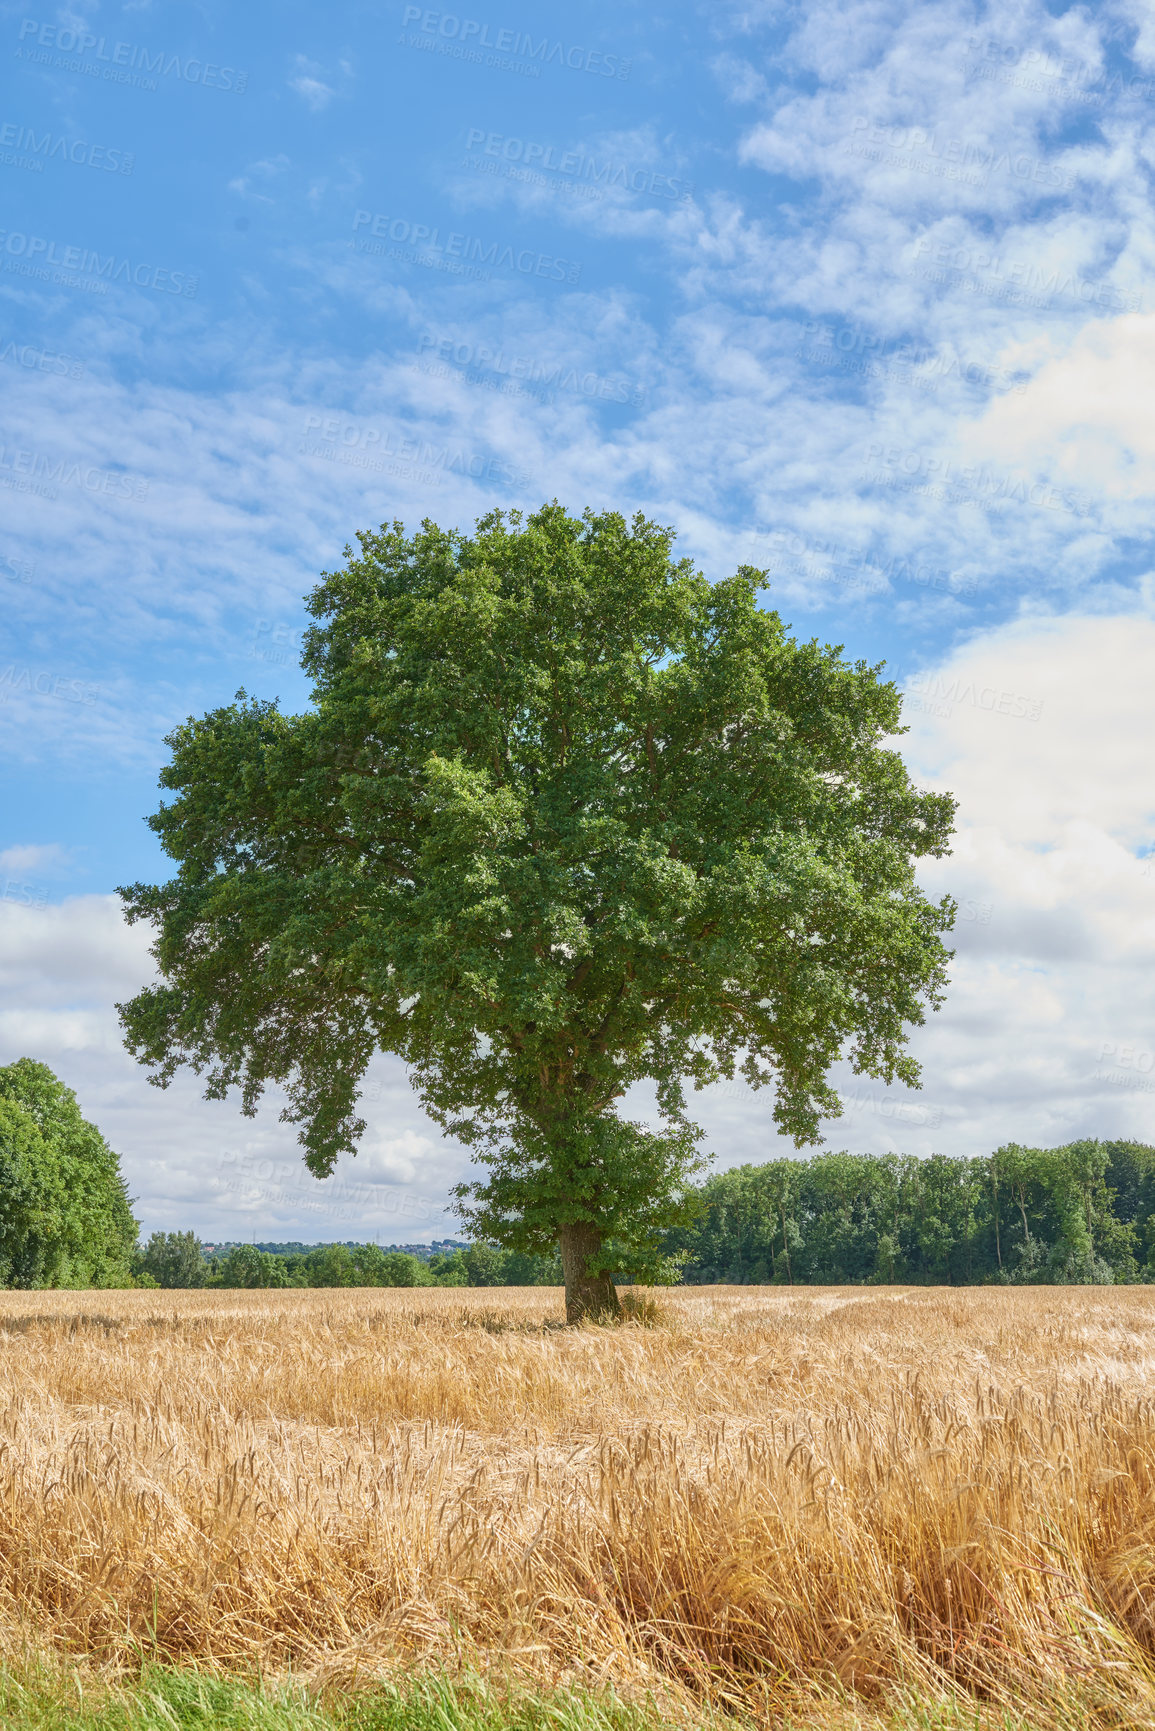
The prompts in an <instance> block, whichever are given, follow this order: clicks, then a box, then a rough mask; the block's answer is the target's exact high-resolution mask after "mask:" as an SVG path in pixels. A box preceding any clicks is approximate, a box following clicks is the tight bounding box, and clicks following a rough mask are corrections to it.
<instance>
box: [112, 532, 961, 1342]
mask: <svg viewBox="0 0 1155 1731" xmlns="http://www.w3.org/2000/svg"><path fill="white" fill-rule="evenodd" d="M672 538H673V537H672V533H671V532H670V531H669V530H666V529H663V528H661V527H659V526H658V525H656V524H654V523H651V522H647V521H646V520H645V519H644V518H643V517H641V516H640V515H639V516H637V517H635V518H634V520H633V522H632V524H627V523H626V522H625V521H624V520H623V518H622V517H621V516H619V515H618V514H617V513H615V512H604V513H600V514H594V513H592V512H589V511H587V512H586V513H585V514H584V516H583V517H582V518H575V517H572V516H570V515H568V514H567V513H566V511H565V510H563V509H562V508H561V507H560V506H559V505H557V504H553V505H550V506H545V507H543V508H542V509H541V510H540V511H537V512H535V513H534V514H533V515H531V516H529V517H528V518H527V519H524V520H523V518H522V517H521V515H520V513H517V512H512V513H510V514H509V516H508V518H506V517H505V516H504V515H503V514H502V513H500V512H494V513H492V514H491V515H490V516H488V517H485V518H483V519H482V520H481V521H480V522H479V523H478V525H477V529H476V533H475V534H474V535H472V536H466V535H464V534H461V533H458V532H457V531H445V530H442V529H440V528H438V527H437V526H436V525H435V524H433V523H430V522H428V521H427V522H426V523H425V524H424V525H423V526H422V529H421V530H420V532H419V533H417V534H415V535H413V536H407V535H406V534H405V532H404V530H403V528H402V526H401V525H400V524H399V523H395V524H394V525H393V527H392V528H389V527H383V528H382V529H381V531H380V533H377V534H362V535H359V536H358V541H359V544H360V545H359V551H357V552H356V553H354V552H353V551H352V549H349V548H347V549H346V564H345V565H344V567H343V568H342V569H341V570H339V571H336V572H333V573H327V574H326V575H325V576H324V578H323V581H322V582H321V584H320V585H319V587H318V588H317V589H315V590H314V591H313V593H312V595H311V596H310V598H309V601H308V607H309V611H310V613H311V614H312V616H313V618H314V620H315V621H316V623H315V624H314V626H313V627H312V628H311V629H310V630H309V632H308V633H307V636H306V642H305V650H304V655H303V666H304V667H305V669H306V671H307V672H308V673H309V674H310V675H311V676H312V678H313V680H314V699H313V706H312V708H311V709H310V710H309V711H307V712H306V713H305V714H302V715H297V716H286V715H282V714H281V713H280V712H279V710H278V709H277V707H276V706H275V704H269V703H261V702H256V701H251V700H248V699H246V698H245V695H244V693H238V698H237V701H236V702H235V703H234V704H232V705H230V706H228V707H225V708H221V709H217V710H215V711H213V712H212V713H211V714H208V715H206V716H204V717H203V718H202V719H200V720H191V719H190V720H189V721H188V722H187V723H186V724H185V725H184V726H183V727H180V728H178V729H177V730H176V731H175V732H174V733H173V734H171V735H170V736H169V740H168V744H169V745H170V746H171V749H172V761H171V763H170V764H169V766H168V767H167V768H166V769H165V770H164V772H163V774H162V776H161V785H162V786H163V787H164V788H166V789H168V790H170V791H171V792H172V793H173V794H174V796H175V797H174V798H173V799H172V801H171V802H170V803H169V804H167V805H165V806H164V807H162V809H161V810H160V811H159V812H158V813H157V814H156V816H155V817H153V818H152V819H151V820H150V822H151V824H152V827H153V828H154V829H155V830H156V832H157V834H158V835H159V836H160V838H161V841H162V843H163V846H164V847H165V849H166V851H167V852H168V853H169V855H170V856H171V857H172V858H173V859H175V860H177V861H179V871H178V874H177V876H176V877H175V878H174V879H173V880H172V881H171V882H170V883H167V884H164V885H161V886H159V887H157V886H149V885H145V884H136V885H133V886H132V887H131V888H128V889H126V890H124V891H123V892H122V894H123V896H124V899H125V903H126V908H127V913H128V917H129V919H130V920H138V919H146V920H150V921H152V922H153V923H154V924H155V926H156V928H157V934H158V935H157V940H156V944H155V946H154V952H153V953H154V955H155V957H156V960H157V962H158V964H159V968H160V972H161V975H162V982H161V983H159V984H157V985H155V986H152V987H150V988H148V989H146V990H145V991H143V992H141V993H140V994H139V996H137V997H136V998H134V999H133V1000H132V1001H131V1002H130V1003H128V1004H125V1005H123V1006H121V1014H122V1019H123V1024H124V1028H125V1034H126V1040H127V1043H128V1045H129V1047H130V1049H131V1050H132V1051H133V1052H134V1053H135V1054H136V1055H137V1057H139V1058H140V1059H141V1060H142V1061H143V1062H145V1063H147V1064H149V1065H151V1066H152V1068H153V1078H152V1079H153V1080H154V1081H155V1082H157V1083H158V1084H159V1085H161V1086H164V1085H165V1084H167V1082H168V1081H169V1079H170V1078H171V1077H172V1075H173V1074H174V1073H175V1071H176V1069H177V1067H178V1066H179V1065H182V1064H189V1065H191V1066H192V1067H193V1068H194V1069H196V1070H198V1071H201V1072H207V1077H208V1087H207V1093H208V1095H209V1097H210V1098H223V1097H224V1096H225V1094H226V1092H227V1090H228V1089H229V1088H231V1087H233V1086H234V1085H235V1086H239V1088H240V1089H241V1095H242V1104H243V1108H244V1110H245V1111H247V1112H252V1111H253V1110H255V1108H256V1104H257V1101H258V1099H259V1097H260V1094H261V1091H262V1089H263V1087H264V1086H265V1084H266V1083H268V1082H270V1081H273V1082H277V1083H279V1084H281V1085H282V1086H283V1087H284V1088H285V1090H286V1092H287V1097H288V1102H289V1103H288V1106H287V1108H286V1117H287V1118H288V1119H289V1120H290V1121H294V1122H298V1123H299V1124H300V1125H301V1141H302V1143H303V1144H304V1147H305V1150H306V1156H305V1157H306V1160H307V1162H308V1164H309V1166H310V1167H311V1168H312V1170H313V1171H314V1172H315V1173H317V1174H319V1175H324V1174H327V1173H328V1172H330V1171H331V1170H332V1168H333V1165H334V1162H335V1161H336V1160H337V1158H338V1156H339V1155H340V1154H342V1153H344V1152H348V1151H352V1150H354V1149H355V1147H356V1144H357V1141H358V1138H359V1136H360V1134H361V1132H362V1130H363V1129H364V1124H363V1121H362V1120H361V1119H360V1117H359V1116H358V1114H357V1098H358V1084H359V1081H360V1079H361V1077H362V1075H363V1072H364V1069H365V1066H366V1064H367V1063H368V1061H369V1059H370V1057H371V1056H372V1054H373V1052H374V1050H376V1049H380V1050H383V1051H387V1052H394V1053H397V1054H399V1055H400V1057H401V1058H402V1059H403V1060H404V1061H405V1062H406V1063H407V1064H408V1066H409V1070H410V1075H411V1078H412V1081H413V1084H414V1086H415V1088H416V1090H417V1092H418V1094H419V1096H420V1098H421V1100H422V1102H423V1104H424V1106H425V1108H426V1110H427V1111H428V1112H429V1113H430V1114H431V1115H432V1116H433V1118H434V1119H435V1120H436V1121H438V1122H439V1123H440V1124H442V1125H443V1126H444V1127H445V1128H446V1129H447V1130H449V1131H450V1132H451V1133H452V1134H454V1135H456V1136H458V1137H460V1138H461V1139H462V1140H463V1141H465V1142H466V1143H468V1144H471V1145H472V1146H473V1147H474V1148H475V1149H476V1151H477V1154H478V1157H479V1159H480V1161H481V1162H482V1163H483V1165H484V1166H485V1167H486V1168H487V1175H486V1176H485V1177H484V1179H483V1180H481V1181H478V1182H476V1183H474V1184H471V1185H466V1186H462V1187H461V1191H460V1192H459V1198H460V1206H461V1208H462V1211H463V1214H464V1217H465V1219H466V1220H467V1222H468V1224H469V1226H470V1227H471V1228H472V1230H473V1231H474V1233H475V1234H476V1236H477V1237H478V1238H483V1239H486V1240H489V1241H492V1242H495V1243H497V1244H501V1245H504V1246H506V1247H508V1248H510V1249H513V1250H520V1251H523V1252H530V1253H532V1252H538V1253H540V1252H544V1251H548V1250H550V1249H552V1248H554V1247H556V1246H559V1247H560V1252H561V1259H562V1265H563V1269H564V1276H565V1285H566V1305H567V1313H568V1315H569V1317H570V1318H571V1320H577V1319H580V1318H583V1317H586V1316H590V1315H597V1314H602V1313H606V1312H614V1311H616V1309H617V1294H616V1291H615V1288H614V1285H613V1281H612V1278H611V1276H612V1275H613V1273H614V1272H615V1271H620V1272H622V1273H625V1274H628V1275H631V1276H633V1277H635V1278H646V1277H647V1276H652V1275H653V1274H654V1273H655V1272H656V1271H657V1270H658V1269H659V1268H660V1266H661V1239H662V1234H663V1233H664V1232H665V1231H666V1230H667V1229H668V1228H670V1227H671V1226H673V1225H676V1224H677V1222H678V1221H679V1220H681V1219H683V1218H685V1215H686V1212H687V1209H688V1208H689V1207H690V1206H691V1205H692V1195H691V1191H690V1184H689V1181H690V1179H691V1177H692V1176H693V1174H694V1173H695V1172H696V1171H697V1170H698V1169H699V1168H700V1166H701V1164H702V1162H701V1161H700V1159H699V1156H698V1153H697V1143H698V1139H699V1134H700V1133H699V1132H698V1131H697V1130H696V1129H695V1127H694V1126H693V1125H692V1123H691V1122H690V1121H689V1119H688V1118H687V1116H686V1111H685V1099H684V1092H683V1089H684V1085H685V1084H686V1083H687V1082H689V1083H691V1084H693V1085H694V1086H695V1087H699V1086H703V1085H705V1084H707V1083H710V1082H713V1081H715V1080H717V1079H719V1078H722V1077H731V1076H733V1074H734V1073H735V1070H736V1069H740V1071H741V1073H742V1074H743V1075H744V1076H745V1077H746V1079H747V1080H748V1081H749V1082H750V1084H751V1085H752V1086H754V1087H762V1086H764V1085H766V1086H769V1087H770V1088H771V1089H772V1091H773V1099H774V1117H775V1119H776V1121H777V1123H778V1125H779V1127H780V1129H781V1130H782V1131H784V1132H785V1133H786V1134H787V1135H789V1136H790V1137H792V1138H793V1139H794V1140H795V1141H796V1142H797V1143H798V1144H803V1143H806V1142H810V1141H815V1140H818V1139H819V1122H820V1120H821V1119H822V1118H823V1117H824V1116H835V1115H837V1113H838V1110H839V1103H838V1098H837V1095H836V1094H835V1093H834V1091H833V1089H832V1088H831V1087H830V1085H829V1083H828V1080H827V1076H828V1072H829V1069H830V1066H831V1065H832V1064H833V1062H834V1061H835V1059H836V1058H838V1057H839V1056H840V1055H842V1056H846V1057H848V1058H849V1060H850V1062H851V1063H852V1064H853V1066H854V1068H855V1069H856V1070H857V1071H859V1072H862V1073H865V1074H869V1075H872V1076H877V1077H880V1078H882V1079H884V1080H885V1081H887V1082H890V1081H891V1080H893V1079H894V1078H895V1077H898V1078H901V1079H902V1080H903V1081H904V1082H907V1083H908V1084H911V1085H914V1084H916V1082H917V1077H918V1071H917V1066H916V1065H915V1063H914V1061H913V1059H912V1058H911V1056H910V1055H909V1053H908V1052H907V1051H906V1040H907V1032H908V1029H909V1027H910V1025H912V1024H916V1023H920V1022H921V1021H922V1020H923V1015H924V1010H925V1008H926V1006H927V1005H928V1004H929V1005H936V1004H937V1003H938V1002H939V1001H940V999H941V994H942V990H943V986H944V982H945V973H946V966H947V961H948V952H947V951H946V950H944V948H943V944H942V940H941V934H942V933H943V932H944V931H945V930H947V929H948V928H949V926H950V924H951V921H952V918H953V903H951V902H950V900H949V898H947V899H944V900H943V901H942V902H941V903H940V904H938V905H933V904H931V903H930V902H928V901H927V900H926V899H925V898H924V896H923V895H922V894H921V893H920V891H919V889H918V887H917V885H916V882H915V877H914V862H915V861H916V860H917V859H918V857H919V856H922V855H927V854H932V855H940V854H942V853H943V852H944V851H946V848H947V844H948V840H949V836H950V832H951V823H952V817H953V811H954V802H953V801H952V800H951V799H950V798H949V796H947V795H944V794H932V793H926V792H921V791H919V790H918V789H916V788H915V787H913V786H912V785H911V782H910V780H909V778H908V776H907V773H906V770H905V768H904V766H903V764H902V761H901V759H900V757H899V756H898V754H897V753H896V752H895V751H894V750H893V749H892V748H891V747H890V746H888V745H887V744H886V740H887V738H888V736H891V735H893V734H895V733H896V732H898V731H900V728H899V714H900V699H899V695H898V692H897V690H896V689H895V687H894V685H893V684H891V683H889V682H887V681H885V680H884V679H883V678H882V677H881V676H880V669H878V668H874V667H870V666H867V665H866V664H865V663H862V662H857V663H848V662H846V661H845V660H843V659H842V657H841V651H840V650H839V649H835V648H829V647H825V648H824V647H820V646H819V645H818V644H817V643H816V642H807V643H800V642H796V641H795V640H794V639H792V638H791V637H790V636H789V635H788V634H787V631H786V629H785V628H784V626H783V624H782V622H781V620H780V619H779V617H778V615H777V614H776V613H773V612H769V611H765V610H763V609H762V608H761V607H760V606H759V604H758V594H759V589H760V587H761V585H762V582H763V579H764V574H763V573H760V572H757V571H755V570H753V569H751V568H749V567H743V568H742V569H740V570H739V571H738V573H737V574H736V575H735V576H733V577H731V578H729V579H727V580H725V581H721V582H717V583H711V582H709V581H707V579H706V578H705V577H704V576H702V575H700V574H699V573H698V572H696V571H695V570H694V569H693V567H692V566H691V564H690V563H689V561H687V560H682V561H678V562H675V561H674V560H673V559H672V557H671V544H672ZM642 1082H651V1083H653V1084H656V1091H657V1105H658V1112H659V1115H660V1116H659V1122H660V1126H661V1127H660V1128H659V1129H656V1130H655V1129H652V1128H646V1127H645V1126H643V1125H642V1124H639V1123H635V1122H630V1121H628V1120H626V1119H624V1118H623V1117H622V1116H620V1115H619V1112H618V1110H617V1109H616V1108H617V1102H618V1101H620V1100H621V1099H622V1097H623V1096H624V1095H625V1093H626V1092H627V1090H628V1089H629V1088H630V1087H631V1086H632V1085H633V1084H635V1083H642Z"/></svg>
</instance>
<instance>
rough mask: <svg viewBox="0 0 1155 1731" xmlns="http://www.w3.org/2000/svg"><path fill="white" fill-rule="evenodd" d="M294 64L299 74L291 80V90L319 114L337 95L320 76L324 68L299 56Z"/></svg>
mask: <svg viewBox="0 0 1155 1731" xmlns="http://www.w3.org/2000/svg"><path fill="white" fill-rule="evenodd" d="M294 64H295V65H296V68H297V72H296V76H295V77H293V78H290V79H289V89H290V90H295V91H296V92H297V95H298V96H301V97H303V98H304V100H305V101H306V102H307V103H308V105H309V107H310V108H311V109H312V111H313V113H314V114H319V113H320V112H321V110H322V109H323V108H327V107H328V105H329V103H330V102H331V101H332V100H333V98H334V96H335V95H336V94H337V93H336V91H335V90H334V89H333V88H332V86H331V85H329V84H326V83H325V82H324V80H323V79H322V77H321V76H320V74H321V72H322V68H321V67H320V66H318V65H317V64H316V62H315V61H312V60H309V59H307V58H306V56H305V55H303V54H298V55H297V56H296V59H295V62H294Z"/></svg>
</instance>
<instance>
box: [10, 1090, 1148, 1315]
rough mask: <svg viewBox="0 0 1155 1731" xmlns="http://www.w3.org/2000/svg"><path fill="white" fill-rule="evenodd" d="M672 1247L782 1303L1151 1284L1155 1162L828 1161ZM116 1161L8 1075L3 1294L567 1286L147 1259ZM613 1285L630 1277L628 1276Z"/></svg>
mask: <svg viewBox="0 0 1155 1731" xmlns="http://www.w3.org/2000/svg"><path fill="white" fill-rule="evenodd" d="M699 1198H700V1202H701V1212H700V1215H699V1218H698V1220H697V1222H696V1224H695V1225H693V1226H692V1227H689V1228H686V1229H685V1230H681V1231H679V1232H677V1233H672V1234H671V1235H670V1236H669V1239H668V1241H667V1244H666V1251H667V1257H668V1261H667V1266H668V1271H669V1277H670V1279H672V1280H679V1279H681V1280H684V1281H686V1282H689V1283H691V1284H694V1285H704V1284H708V1283H712V1282H716V1281H722V1282H732V1283H738V1284H762V1283H769V1282H775V1283H777V1284H780V1285H796V1286H802V1285H811V1284H819V1285H831V1286H842V1285H848V1284H868V1283H871V1282H876V1283H877V1282H887V1283H891V1282H899V1283H903V1284H925V1285H952V1286H964V1285H975V1284H980V1283H990V1282H1000V1283H1006V1284H1011V1285H1045V1284H1053V1285H1068V1284H1085V1283H1100V1284H1113V1283H1130V1282H1135V1281H1147V1282H1153V1283H1155V1148H1153V1147H1150V1146H1148V1144H1146V1143H1142V1142H1091V1141H1085V1142H1071V1143H1068V1144H1067V1145H1066V1146H1065V1147H1063V1148H1025V1147H1021V1146H1019V1145H1018V1144H1017V1143H1008V1144H1007V1145H1006V1146H1005V1147H1002V1148H999V1149H997V1150H996V1152H995V1153H994V1154H990V1155H986V1156H984V1157H982V1158H975V1159H953V1158H948V1157H947V1156H945V1155H941V1154H935V1155H932V1156H931V1157H930V1158H929V1159H915V1158H913V1157H912V1156H910V1155H903V1154H880V1155H865V1154H822V1155H816V1156H814V1157H812V1158H809V1159H799V1160H774V1161H771V1162H770V1163H769V1164H768V1165H765V1166H739V1167H737V1168H735V1169H733V1170H732V1171H729V1172H721V1173H719V1174H718V1176H717V1177H715V1178H711V1179H709V1180H707V1182H706V1183H705V1184H703V1185H702V1186H701V1189H700V1191H699ZM138 1232H139V1226H138V1223H137V1221H136V1220H134V1218H133V1215H132V1209H131V1205H130V1201H129V1197H128V1195H127V1193H126V1191H125V1186H124V1180H123V1178H122V1176H121V1172H120V1162H119V1160H118V1158H117V1156H116V1154H115V1153H114V1151H113V1150H112V1149H111V1148H110V1147H109V1146H108V1144H107V1142H105V1140H104V1138H103V1137H102V1136H101V1134H100V1132H99V1130H97V1128H96V1126H95V1125H93V1124H90V1123H88V1122H87V1121H86V1120H85V1119H84V1118H82V1117H81V1115H80V1109H79V1107H78V1105H77V1102H76V1097H75V1095H74V1094H73V1093H72V1091H71V1090H70V1089H69V1088H66V1087H65V1086H64V1084H63V1083H62V1082H61V1081H59V1080H58V1078H57V1077H56V1076H54V1075H53V1074H52V1072H51V1070H49V1069H48V1068H47V1067H46V1066H45V1065H43V1064H38V1063H35V1062H34V1061H33V1060H31V1059H29V1058H21V1059H19V1060H18V1061H17V1062H16V1063H14V1064H9V1065H7V1066H5V1067H3V1068H0V1286H9V1287H24V1288H33V1287H85V1286H98V1287H117V1286H121V1287H123V1286H145V1287H148V1286H158V1287H213V1286H216V1287H276V1286H318V1287H323V1286H558V1285H560V1284H561V1279H562V1275H561V1266H560V1261H559V1259H558V1258H557V1257H556V1256H529V1255H524V1254H522V1253H521V1252H519V1251H510V1250H498V1249H496V1248H494V1246H492V1245H488V1244H470V1245H463V1244H462V1243H461V1242H460V1241H459V1240H442V1241H441V1243H440V1244H439V1245H431V1246H419V1245H403V1246H399V1245H394V1246H389V1247H382V1246H381V1245H378V1244H349V1243H345V1244H321V1245H304V1244H283V1245H272V1244H266V1245H258V1244H231V1245H221V1246H217V1247H214V1248H212V1249H211V1250H210V1251H209V1253H208V1254H206V1253H205V1249H204V1247H203V1246H202V1245H201V1244H200V1242H199V1240H198V1239H197V1237H196V1235H195V1234H194V1233H192V1232H154V1233H153V1235H152V1237H151V1238H150V1239H149V1240H148V1243H147V1244H146V1245H144V1246H143V1247H141V1246H140V1245H139V1243H138V1241H137V1234H138ZM622 1278H623V1279H625V1278H627V1275H626V1273H625V1272H624V1271H623V1274H622Z"/></svg>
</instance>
